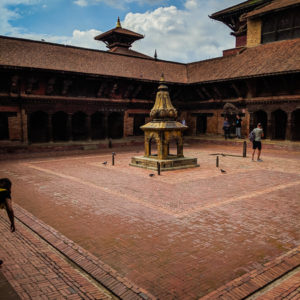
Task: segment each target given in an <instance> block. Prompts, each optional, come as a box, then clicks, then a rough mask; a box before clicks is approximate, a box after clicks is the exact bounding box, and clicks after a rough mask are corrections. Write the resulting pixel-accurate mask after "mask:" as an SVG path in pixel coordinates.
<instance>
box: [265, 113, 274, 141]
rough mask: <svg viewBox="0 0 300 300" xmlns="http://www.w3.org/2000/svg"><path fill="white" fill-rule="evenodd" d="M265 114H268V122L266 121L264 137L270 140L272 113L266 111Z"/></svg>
mask: <svg viewBox="0 0 300 300" xmlns="http://www.w3.org/2000/svg"><path fill="white" fill-rule="evenodd" d="M267 115H268V122H267V132H266V137H267V138H268V139H270V140H271V139H272V138H273V127H272V113H271V112H267Z"/></svg>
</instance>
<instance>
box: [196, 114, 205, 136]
mask: <svg viewBox="0 0 300 300" xmlns="http://www.w3.org/2000/svg"><path fill="white" fill-rule="evenodd" d="M206 129H207V116H204V115H199V116H197V125H196V134H204V133H206Z"/></svg>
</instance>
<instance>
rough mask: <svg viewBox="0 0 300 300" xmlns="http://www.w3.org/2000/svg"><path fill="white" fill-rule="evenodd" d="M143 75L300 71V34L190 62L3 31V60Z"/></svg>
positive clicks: (193, 78) (224, 76) (187, 77)
mask: <svg viewBox="0 0 300 300" xmlns="http://www.w3.org/2000/svg"><path fill="white" fill-rule="evenodd" d="M1 65H2V66H7V67H20V68H36V69H46V70H53V71H54V70H55V71H65V72H79V73H85V74H94V75H103V76H116V77H126V78H133V79H142V80H155V81H158V80H159V79H160V76H161V73H164V75H165V79H166V81H167V82H174V83H196V82H212V81H222V80H230V79H236V78H242V77H251V76H264V75H269V74H274V73H284V72H300V39H294V40H286V41H278V42H273V43H268V44H262V45H259V46H256V47H253V48H245V49H244V50H242V51H241V52H240V53H239V54H236V55H231V56H226V57H220V58H215V59H210V60H206V61H199V62H194V63H190V64H181V63H175V62H168V61H161V60H153V59H152V58H141V57H135V56H130V55H124V54H119V53H110V52H105V51H97V50H90V49H83V48H77V47H70V46H63V45H57V44H50V43H45V42H35V41H30V40H23V39H16V38H8V37H0V66H1Z"/></svg>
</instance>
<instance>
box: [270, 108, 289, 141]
mask: <svg viewBox="0 0 300 300" xmlns="http://www.w3.org/2000/svg"><path fill="white" fill-rule="evenodd" d="M286 121H287V114H286V113H285V112H284V111H282V110H281V109H278V110H276V111H274V112H273V113H272V132H273V134H272V138H273V139H275V140H284V139H285V131H286Z"/></svg>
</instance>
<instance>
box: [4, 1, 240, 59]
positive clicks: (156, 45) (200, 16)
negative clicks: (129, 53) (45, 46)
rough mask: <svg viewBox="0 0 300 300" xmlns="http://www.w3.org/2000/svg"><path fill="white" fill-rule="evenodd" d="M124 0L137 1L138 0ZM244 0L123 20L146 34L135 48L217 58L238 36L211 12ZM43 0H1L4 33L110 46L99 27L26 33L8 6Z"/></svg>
mask: <svg viewBox="0 0 300 300" xmlns="http://www.w3.org/2000/svg"><path fill="white" fill-rule="evenodd" d="M76 1H77V2H78V3H79V2H80V3H81V4H82V5H85V3H86V4H90V3H91V1H106V0H76ZM113 1H114V0H110V2H113ZM124 1H127V2H130V1H136V2H137V1H138V0H124ZM145 1H150V0H140V2H145ZM240 1H241V0H226V1H225V0H209V1H207V0H185V2H184V5H183V6H182V8H181V9H179V8H177V7H176V6H167V7H159V8H157V9H155V10H151V11H146V12H145V13H128V14H127V15H126V17H125V19H124V21H122V26H123V27H124V28H128V29H130V30H133V31H136V32H138V33H141V34H144V35H145V38H144V39H142V40H140V41H137V42H135V43H134V44H133V50H136V51H139V52H142V53H145V54H147V55H149V56H153V55H154V51H155V49H156V50H157V54H158V58H159V59H165V60H171V61H178V62H192V61H196V60H203V59H207V58H213V57H217V56H220V55H222V50H224V49H228V48H232V47H234V38H233V37H232V36H230V35H229V29H228V28H227V27H226V26H225V25H224V24H222V23H220V22H217V21H213V20H211V19H210V18H209V17H208V15H210V14H212V13H213V12H216V11H218V10H221V9H223V8H226V7H229V6H231V5H234V4H237V3H239V2H240ZM39 2H41V1H39V0H0V15H1V18H0V32H1V34H3V35H9V36H16V37H22V38H28V39H35V40H41V39H44V40H45V41H48V42H54V43H61V44H66V45H73V46H79V47H86V48H94V49H101V50H106V49H107V48H106V47H105V45H104V44H103V43H101V42H98V41H95V40H94V37H95V36H96V35H98V34H100V33H101V32H100V31H97V30H95V29H90V30H86V31H80V30H78V29H74V30H73V32H72V35H71V36H54V35H43V34H35V33H24V32H25V30H24V28H16V27H13V26H12V25H11V24H10V20H13V19H15V18H18V17H20V15H19V14H18V13H17V12H16V11H11V10H9V9H7V5H8V4H21V3H22V4H26V5H33V4H37V3H39ZM118 2H121V1H120V0H118ZM62 26H63V24H62Z"/></svg>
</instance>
